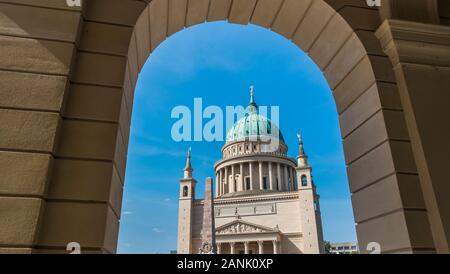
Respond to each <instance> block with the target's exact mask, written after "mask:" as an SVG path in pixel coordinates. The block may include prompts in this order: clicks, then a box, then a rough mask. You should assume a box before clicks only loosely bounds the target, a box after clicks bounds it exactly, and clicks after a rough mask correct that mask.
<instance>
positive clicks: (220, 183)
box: [219, 169, 223, 196]
mask: <svg viewBox="0 0 450 274" xmlns="http://www.w3.org/2000/svg"><path fill="white" fill-rule="evenodd" d="M222 182H223V170H222V169H219V195H220V196H222V195H223V185H222Z"/></svg>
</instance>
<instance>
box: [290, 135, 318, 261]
mask: <svg viewBox="0 0 450 274" xmlns="http://www.w3.org/2000/svg"><path fill="white" fill-rule="evenodd" d="M297 137H298V143H299V150H298V155H297V167H296V168H295V170H296V173H297V182H298V191H299V196H300V214H301V224H302V228H301V229H302V235H303V253H306V254H318V253H325V249H324V243H323V232H322V218H321V215H320V205H319V198H320V196H319V195H318V194H317V192H316V186H315V185H314V181H313V176H312V168H311V166H310V165H309V164H308V156H307V155H306V154H305V150H304V147H303V140H302V137H301V135H300V134H297Z"/></svg>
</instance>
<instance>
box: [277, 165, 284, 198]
mask: <svg viewBox="0 0 450 274" xmlns="http://www.w3.org/2000/svg"><path fill="white" fill-rule="evenodd" d="M277 179H278V185H277V189H278V190H281V191H282V190H283V187H282V183H281V166H280V163H277Z"/></svg>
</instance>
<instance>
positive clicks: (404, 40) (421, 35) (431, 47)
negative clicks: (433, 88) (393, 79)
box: [376, 19, 450, 67]
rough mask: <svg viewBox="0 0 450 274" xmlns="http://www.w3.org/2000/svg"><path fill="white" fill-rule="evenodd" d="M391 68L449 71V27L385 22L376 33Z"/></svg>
mask: <svg viewBox="0 0 450 274" xmlns="http://www.w3.org/2000/svg"><path fill="white" fill-rule="evenodd" d="M376 36H377V37H378V39H379V40H380V43H381V46H382V48H383V51H384V52H385V53H386V54H387V55H388V56H389V57H390V59H391V61H392V63H393V65H394V66H397V65H399V64H400V63H412V64H422V65H432V66H442V67H450V27H448V26H442V25H434V24H424V23H417V22H411V21H403V20H392V19H389V20H385V21H384V22H383V24H382V25H381V26H380V27H379V29H378V30H377V32H376Z"/></svg>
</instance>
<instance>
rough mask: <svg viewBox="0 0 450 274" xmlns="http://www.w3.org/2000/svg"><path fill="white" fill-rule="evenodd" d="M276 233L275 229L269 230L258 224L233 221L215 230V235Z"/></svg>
mask: <svg viewBox="0 0 450 274" xmlns="http://www.w3.org/2000/svg"><path fill="white" fill-rule="evenodd" d="M265 232H278V229H277V228H269V227H265V226H262V225H258V224H253V223H250V222H246V221H242V220H234V221H232V222H230V223H227V224H224V225H222V226H220V227H218V228H216V234H217V235H222V234H249V233H265Z"/></svg>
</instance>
